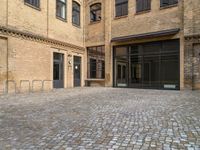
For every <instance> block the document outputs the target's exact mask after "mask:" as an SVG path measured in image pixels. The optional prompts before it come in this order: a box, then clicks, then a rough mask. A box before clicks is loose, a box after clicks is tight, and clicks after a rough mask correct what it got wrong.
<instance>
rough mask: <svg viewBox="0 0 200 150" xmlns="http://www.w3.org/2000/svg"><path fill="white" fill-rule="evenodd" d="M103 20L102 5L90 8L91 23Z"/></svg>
mask: <svg viewBox="0 0 200 150" xmlns="http://www.w3.org/2000/svg"><path fill="white" fill-rule="evenodd" d="M100 20H101V4H100V3H96V4H93V5H91V6H90V22H96V21H100Z"/></svg>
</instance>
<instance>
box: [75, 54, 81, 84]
mask: <svg viewBox="0 0 200 150" xmlns="http://www.w3.org/2000/svg"><path fill="white" fill-rule="evenodd" d="M79 86H81V57H79V56H74V87H79Z"/></svg>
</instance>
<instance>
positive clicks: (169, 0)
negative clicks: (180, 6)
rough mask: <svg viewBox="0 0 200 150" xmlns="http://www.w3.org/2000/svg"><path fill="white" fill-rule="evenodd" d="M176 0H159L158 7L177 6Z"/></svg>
mask: <svg viewBox="0 0 200 150" xmlns="http://www.w3.org/2000/svg"><path fill="white" fill-rule="evenodd" d="M177 3H178V0H160V7H165V6H170V5H174V4H177Z"/></svg>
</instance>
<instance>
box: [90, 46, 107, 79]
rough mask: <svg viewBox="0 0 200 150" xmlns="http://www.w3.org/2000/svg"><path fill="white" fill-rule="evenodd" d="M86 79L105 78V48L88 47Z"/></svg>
mask: <svg viewBox="0 0 200 150" xmlns="http://www.w3.org/2000/svg"><path fill="white" fill-rule="evenodd" d="M87 51H88V78H89V79H104V78H105V48H104V46H95V47H88V48H87Z"/></svg>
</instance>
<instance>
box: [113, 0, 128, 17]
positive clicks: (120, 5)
mask: <svg viewBox="0 0 200 150" xmlns="http://www.w3.org/2000/svg"><path fill="white" fill-rule="evenodd" d="M126 15H128V0H115V16H116V17H120V16H126Z"/></svg>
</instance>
